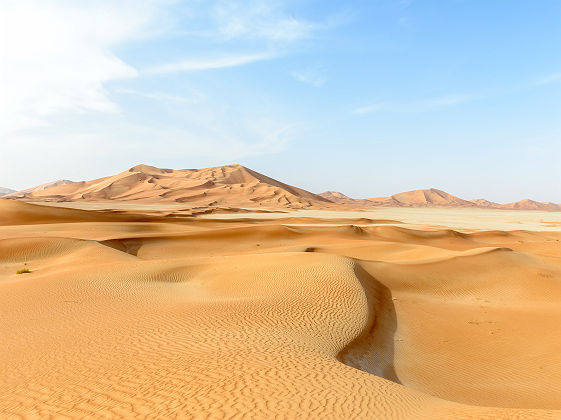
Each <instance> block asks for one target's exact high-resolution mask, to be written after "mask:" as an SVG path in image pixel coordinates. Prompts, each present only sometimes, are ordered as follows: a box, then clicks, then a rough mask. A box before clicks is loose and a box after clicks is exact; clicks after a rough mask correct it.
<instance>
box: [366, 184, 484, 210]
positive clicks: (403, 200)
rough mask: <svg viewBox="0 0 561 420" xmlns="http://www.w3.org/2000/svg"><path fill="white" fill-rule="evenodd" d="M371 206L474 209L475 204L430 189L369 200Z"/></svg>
mask: <svg viewBox="0 0 561 420" xmlns="http://www.w3.org/2000/svg"><path fill="white" fill-rule="evenodd" d="M369 201H371V202H372V203H373V204H377V205H386V206H387V205H391V206H408V207H423V206H444V207H448V206H450V207H474V206H475V204H474V203H471V202H469V201H466V200H462V199H461V198H458V197H455V196H453V195H452V194H448V193H447V192H444V191H442V190H437V189H435V188H431V189H429V190H413V191H407V192H403V193H400V194H395V195H392V196H391V197H379V198H370V199H369Z"/></svg>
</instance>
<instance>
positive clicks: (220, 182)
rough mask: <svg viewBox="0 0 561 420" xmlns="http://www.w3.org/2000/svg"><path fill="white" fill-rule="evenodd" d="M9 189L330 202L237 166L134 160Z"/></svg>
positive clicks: (42, 195)
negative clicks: (119, 168)
mask: <svg viewBox="0 0 561 420" xmlns="http://www.w3.org/2000/svg"><path fill="white" fill-rule="evenodd" d="M46 186H47V187H45V185H43V186H39V187H36V188H31V189H29V190H24V191H20V192H17V193H15V194H10V195H8V196H7V198H19V199H25V200H28V201H77V200H87V201H103V200H119V201H129V200H134V201H146V202H151V201H157V202H179V203H189V204H190V205H198V206H221V205H224V206H251V207H255V206H273V207H291V208H305V207H311V206H313V205H315V206H316V207H317V206H320V207H321V206H322V205H323V206H325V205H328V204H331V202H330V201H328V200H326V199H324V198H323V197H321V196H319V195H316V194H313V193H310V192H308V191H305V190H303V189H300V188H296V187H293V186H291V185H288V184H284V183H282V182H279V181H277V180H275V179H272V178H269V177H267V176H265V175H262V174H260V173H258V172H255V171H252V170H251V169H248V168H245V167H243V166H241V165H228V166H219V167H213V168H205V169H182V170H173V169H160V168H156V167H153V166H148V165H138V166H135V167H133V168H130V169H129V170H127V171H124V172H121V173H119V174H117V175H113V176H109V177H106V178H100V179H96V180H93V181H82V182H71V183H68V182H67V181H57V182H56V183H51V184H46Z"/></svg>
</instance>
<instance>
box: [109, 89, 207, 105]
mask: <svg viewBox="0 0 561 420" xmlns="http://www.w3.org/2000/svg"><path fill="white" fill-rule="evenodd" d="M113 92H115V93H122V94H125V95H134V96H139V97H141V98H147V99H154V100H156V101H166V102H187V103H191V104H197V103H199V102H200V101H201V99H203V98H204V97H205V95H204V94H203V93H201V92H199V91H197V90H192V92H191V93H192V94H191V95H190V96H179V95H171V94H169V93H165V92H142V91H138V90H134V89H124V88H116V89H114V90H113Z"/></svg>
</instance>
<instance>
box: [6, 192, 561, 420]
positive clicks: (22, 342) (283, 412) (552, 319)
mask: <svg viewBox="0 0 561 420" xmlns="http://www.w3.org/2000/svg"><path fill="white" fill-rule="evenodd" d="M80 206H81V207H82V210H80V209H77V208H61V207H56V206H36V205H33V204H27V203H22V202H13V201H8V200H0V332H1V337H2V341H1V344H0V365H1V366H2V376H1V379H0V395H2V398H1V399H0V417H2V418H45V417H60V418H65V417H67V418H76V417H82V418H114V417H124V418H130V417H135V416H136V417H143V418H176V417H184V418H345V419H348V418H361V419H362V418H403V419H417V418H419V419H435V418H446V419H458V418H460V419H468V418H473V419H486V418H488V419H491V418H493V419H494V418H516V419H521V418H528V419H535V418H551V419H557V418H561V398H559V395H561V336H560V335H559V334H558V330H559V325H560V323H561V305H560V304H559V302H560V300H561V227H560V225H559V223H560V222H561V220H560V218H559V216H558V215H556V214H553V213H544V214H540V213H541V212H517V211H497V210H481V209H474V210H470V209H459V210H455V209H389V208H387V209H386V208H385V209H376V210H372V211H368V212H327V211H323V212H322V211H296V212H292V211H291V212H283V213H235V214H227V215H222V214H210V215H209V214H207V215H195V216H193V214H196V213H197V212H193V211H191V210H189V209H188V208H185V207H174V208H173V209H172V208H168V207H165V208H164V207H158V206H148V207H142V208H134V205H133V204H127V205H126V206H121V205H117V206H114V205H113V208H111V205H108V204H105V206H106V207H105V208H103V207H99V204H95V203H94V204H88V203H80ZM88 206H90V207H89V210H84V208H88ZM107 206H108V207H107ZM261 210H262V209H261ZM23 268H27V269H29V270H30V271H31V272H30V273H28V274H19V275H18V274H16V271H17V270H20V269H23Z"/></svg>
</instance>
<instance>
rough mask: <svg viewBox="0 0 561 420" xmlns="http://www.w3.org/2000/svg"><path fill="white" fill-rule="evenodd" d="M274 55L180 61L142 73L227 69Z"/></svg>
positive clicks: (269, 58) (150, 68) (148, 69)
mask: <svg viewBox="0 0 561 420" xmlns="http://www.w3.org/2000/svg"><path fill="white" fill-rule="evenodd" d="M275 57H276V55H275V54H272V53H260V54H249V55H233V56H225V57H215V58H197V59H188V60H180V61H176V62H173V63H168V64H162V65H159V66H154V67H149V68H147V69H145V70H144V71H142V73H144V74H167V73H177V72H183V71H203V70H216V69H223V68H228V67H238V66H243V65H246V64H251V63H255V62H257V61H264V60H271V59H273V58H275Z"/></svg>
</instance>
